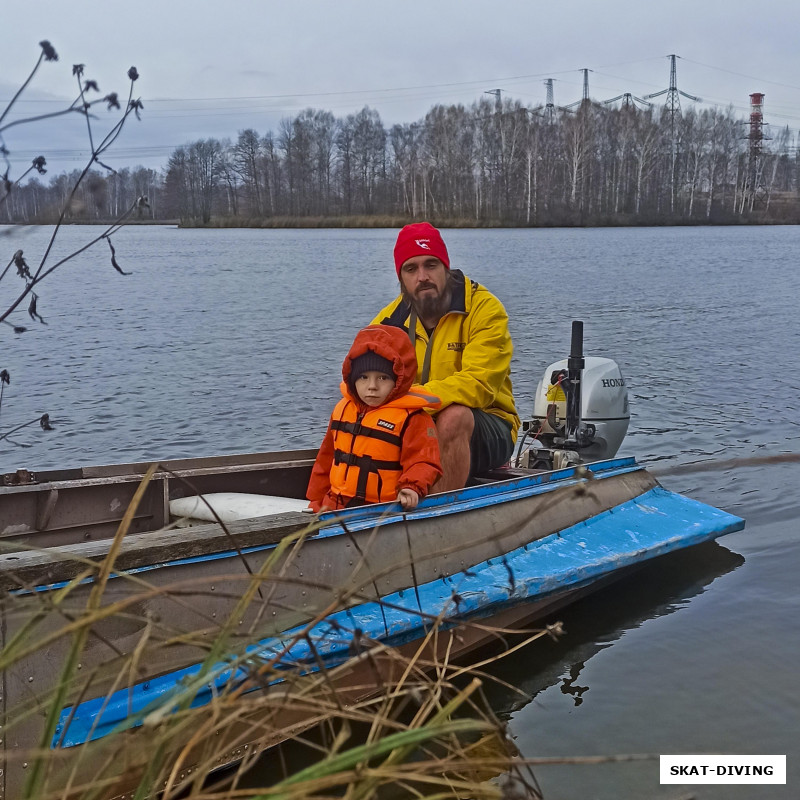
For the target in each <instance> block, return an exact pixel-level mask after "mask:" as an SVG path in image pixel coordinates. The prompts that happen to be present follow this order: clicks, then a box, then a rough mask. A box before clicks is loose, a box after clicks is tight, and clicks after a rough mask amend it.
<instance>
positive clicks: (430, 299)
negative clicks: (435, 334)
mask: <svg viewBox="0 0 800 800" xmlns="http://www.w3.org/2000/svg"><path fill="white" fill-rule="evenodd" d="M447 278H448V279H447V282H446V283H445V286H444V290H443V291H442V293H441V294H439V292H438V291H437V292H435V293H434V292H423V294H422V296H416V297H415V296H414V295H412V294H411V293H410V292H409V291H407V290H406V288H405V286H403V287H401V293H402V295H403V299H404V300H405V301H406V302H407V303H408V304H409V305H410V306H411V308H413V309H414V311H415V312H416V314H417V317H419V319H421V320H436V321H438V320H439V319H441V317H442V316H444V313H445V312H446V311H447V309H448V307H449V306H450V276H449V275H448V276H447ZM431 286H434V288H436V287H435V285H434V284H431Z"/></svg>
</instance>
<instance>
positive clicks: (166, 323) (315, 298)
mask: <svg viewBox="0 0 800 800" xmlns="http://www.w3.org/2000/svg"><path fill="white" fill-rule="evenodd" d="M48 232H49V231H47V230H45V229H13V230H9V229H5V230H4V229H0V248H2V249H3V250H4V251H6V255H4V256H2V257H0V262H2V264H0V266H4V265H5V264H6V263H8V259H9V258H10V257H11V255H12V254H13V252H14V251H15V250H17V249H20V248H21V249H23V251H24V253H25V256H26V258H27V260H28V262H29V263H30V264H31V265H34V264H35V263H36V260H37V253H40V252H41V248H42V246H43V243H44V241H45V235H46V234H47V233H48ZM97 232H98V229H96V228H86V227H78V226H74V227H68V228H64V229H63V230H62V231H61V233H60V234H59V237H58V239H57V251H58V253H60V254H67V253H69V252H72V251H73V250H74V249H76V248H77V247H78V246H80V245H81V244H83V243H85V242H86V241H87V240H88V239H89V238H90V237H91V236H93V235H96V234H97ZM394 236H395V232H394V231H391V230H367V231H361V230H354V231H339V230H308V231H297V230H274V231H273V230H214V231H202V230H179V229H176V228H171V227H135V228H128V229H125V230H123V231H121V232H120V233H119V234H117V235H116V236H115V237H114V240H113V242H114V246H115V248H116V252H117V260H118V261H119V263H120V265H121V266H122V267H123V269H125V270H129V271H130V272H131V273H132V274H131V275H128V276H121V275H119V274H118V273H117V272H115V271H114V269H113V268H112V266H111V263H110V257H109V256H110V251H109V250H108V248H107V246H106V245H105V243H103V242H101V243H100V245H99V246H98V247H97V248H95V249H94V250H91V251H88V252H87V253H86V254H84V255H82V256H80V257H79V258H78V259H76V260H74V261H72V262H69V263H67V264H65V265H64V266H63V267H61V268H60V269H59V270H58V271H56V272H55V273H54V274H53V275H52V276H51V277H50V278H49V279H48V280H47V281H46V282H45V283H43V284H41V285H40V287H39V291H38V294H39V302H38V311H39V313H40V314H42V316H43V317H44V319H45V320H46V322H47V325H46V326H44V325H38V324H35V323H30V320H28V318H27V314H25V312H24V311H22V312H20V313H18V314H17V315H16V320H15V321H16V322H18V323H25V324H29V331H28V332H27V333H25V334H22V335H14V333H13V332H12V330H11V328H8V327H6V326H3V328H2V329H1V330H0V369H7V370H8V371H9V373H10V375H11V384H10V385H8V386H6V387H5V393H4V397H3V404H2V409H1V410H0V435H2V434H3V433H4V432H5V431H7V430H9V429H10V428H12V427H15V426H16V425H21V424H22V423H24V422H27V421H29V420H32V419H34V418H36V417H38V416H40V415H41V414H42V413H44V412H47V413H49V414H50V417H51V420H52V422H53V425H54V430H53V431H51V432H43V431H41V430H40V429H39V427H38V426H28V427H25V428H23V429H21V430H20V431H18V432H17V433H16V434H15V435H14V436H13V437H12V439H13V442H14V443H13V444H12V443H10V442H9V441H8V440H4V441H0V472H8V471H11V470H14V469H17V468H18V467H26V468H28V469H32V470H36V469H44V468H50V467H68V466H75V465H77V464H89V463H115V462H120V461H145V460H151V459H153V460H154V459H159V458H168V457H178V456H199V455H208V454H212V453H223V452H225V453H234V452H245V451H256V450H268V449H282V448H296V447H313V446H316V445H317V444H318V443H319V441H320V440H321V438H322V435H323V432H324V429H325V425H326V422H327V415H328V413H329V411H330V408H331V407H332V404H333V402H334V401H335V398H336V396H337V392H338V389H337V386H338V381H339V379H340V378H339V376H340V373H339V369H340V364H341V359H342V356H343V354H344V352H345V351H346V349H347V347H348V345H349V343H350V341H351V340H352V337H353V335H354V332H355V330H356V329H357V328H358V327H360V326H361V325H363V324H366V323H368V322H369V321H370V319H371V318H372V316H373V314H374V313H375V312H376V311H377V310H378V309H379V308H380V307H381V306H382V305H383V304H385V303H386V302H388V300H389V299H391V298H392V297H393V296H394V292H395V289H396V278H395V274H394V269H393V265H392V260H391V250H392V246H393V243H394ZM445 238H446V240H447V243H448V247H449V250H450V255H451V259H452V262H453V263H454V265H455V266H458V267H460V268H463V269H464V271H465V272H466V273H467V275H469V276H470V277H472V278H476V279H478V280H479V281H481V282H483V283H485V284H487V285H488V286H489V288H490V289H491V290H492V291H494V293H495V294H497V295H498V296H499V297H500V299H501V300H502V301H503V303H504V304H505V306H506V308H507V310H508V312H509V315H510V319H511V331H512V336H513V338H514V342H515V355H514V361H513V369H514V375H513V378H514V388H515V394H516V396H517V400H518V405H519V408H520V412H521V413H522V415H523V416H525V415H528V414H530V413H531V411H532V395H533V391H534V389H535V386H536V383H537V381H538V380H539V378H540V377H541V375H542V374H543V372H544V370H545V368H546V366H547V365H548V364H550V363H551V362H552V361H555V360H557V359H559V358H562V357H564V356H565V355H566V354H567V352H568V348H569V340H570V323H571V320H573V319H582V320H583V321H584V328H585V352H586V353H587V354H588V355H600V356H609V357H611V358H614V359H616V360H617V361H618V362H619V363H620V365H621V368H622V371H623V374H624V375H625V377H626V379H627V382H628V384H629V387H630V392H631V413H632V419H631V427H630V431H629V434H628V437H627V439H626V440H625V442H624V443H623V446H622V450H621V454H622V455H634V456H636V457H637V458H639V459H640V460H641V461H643V462H644V463H646V464H649V465H651V466H652V467H653V468H654V469H655V468H658V467H663V466H677V465H689V464H693V463H695V462H698V461H703V460H720V459H730V458H740V459H746V458H751V457H759V456H771V455H779V454H783V453H798V452H800V413H798V405H800V403H799V402H798V392H799V391H800V370H799V369H798V362H799V361H800V359H798V350H799V349H800V326H799V325H798V316H799V315H798V311H797V304H798V299H799V298H800V271H799V270H798V268H797V254H798V253H800V228H798V227H746V228H745V227H742V228H713V227H709V228H652V229H648V228H639V229H590V230H562V229H552V230H485V231H484V230H479V231H476V230H453V231H448V232H446V237H445ZM12 269H13V268H12ZM15 280H16V279H15ZM8 283H9V280H8V278H6V279H5V280H4V281H3V282H2V283H0V301H2V300H5V299H6V298H7V296H8V293H9V289H8V288H5V287H6V284H8ZM2 307H3V308H5V307H7V303H3V304H2ZM798 479H800V465H798V464H771V465H763V464H762V465H761V466H758V467H752V468H744V467H737V468H730V469H720V470H717V471H710V472H704V473H685V474H677V475H670V476H667V477H664V478H663V479H662V483H663V484H664V485H665V486H666V487H667V488H670V489H674V490H676V491H679V492H683V493H685V494H688V495H690V496H691V497H694V498H696V499H698V500H702V501H705V502H709V503H712V504H714V505H716V506H719V507H721V508H724V509H726V510H728V511H730V512H732V513H734V514H738V515H739V516H742V517H744V518H745V519H746V520H747V526H746V528H745V530H744V531H742V532H740V533H735V534H731V535H729V536H727V537H725V538H723V539H722V540H721V541H720V542H719V543H718V544H711V545H708V546H703V547H702V548H697V549H695V550H692V551H689V552H687V553H682V554H677V555H675V556H672V557H669V558H667V559H663V560H661V561H659V562H657V563H656V564H653V565H650V566H648V567H645V568H644V569H643V570H641V571H640V572H639V573H637V574H636V575H633V576H631V577H630V578H628V579H626V580H625V581H623V582H621V583H619V584H617V585H615V586H612V587H610V588H608V589H606V590H604V591H603V592H600V593H598V594H596V595H594V596H590V597H589V598H587V599H586V600H584V601H582V602H581V603H579V604H577V605H575V606H573V607H572V608H570V609H567V610H564V611H562V612H561V613H560V614H559V615H558V617H559V618H560V619H562V620H563V621H564V623H565V628H566V630H567V636H566V637H565V638H564V639H563V640H562V641H561V642H559V643H557V644H554V643H552V642H550V641H547V642H540V643H536V644H534V645H533V646H532V647H530V648H528V649H526V650H525V651H524V652H523V653H520V654H518V655H516V656H514V657H512V658H509V659H507V660H506V661H505V662H503V663H502V664H501V665H499V666H497V667H496V668H495V672H496V673H497V674H498V675H499V676H500V677H502V678H503V679H504V680H507V681H509V682H510V683H512V684H514V685H516V686H518V687H519V688H520V689H521V692H522V693H521V694H512V693H509V692H507V691H504V690H500V689H493V688H491V687H490V688H489V689H488V692H489V695H490V697H491V699H492V703H493V705H494V707H495V708H496V710H497V711H498V713H500V714H501V715H502V716H504V717H505V718H507V719H508V720H509V725H510V729H511V732H512V734H513V736H514V738H515V741H516V744H517V746H518V747H519V749H520V751H521V753H522V754H523V755H525V756H528V757H537V756H540V757H559V756H563V757H567V758H576V757H581V756H598V755H620V754H654V755H658V754H661V753H674V754H683V753H686V754H689V753H710V754H715V753H719V754H786V755H787V774H788V783H787V785H786V786H760V787H735V786H727V787H725V786H717V787H715V786H688V787H680V786H660V785H659V783H658V760H657V759H655V760H649V761H632V762H626V763H614V764H602V765H582V766H574V765H573V766H541V767H539V768H537V769H536V775H537V778H538V780H539V782H540V784H541V786H542V789H543V791H544V793H545V797H546V798H549V799H550V800H560V799H561V798H564V799H566V798H580V800H589V798H598V800H606V798H608V799H609V800H610V799H611V798H619V797H625V798H629V797H637V798H638V797H641V798H651V797H652V798H667V799H672V798H675V799H677V798H679V797H683V798H686V797H689V796H691V797H696V798H734V799H738V798H742V799H744V798H753V797H758V798H785V797H793V798H794V797H798V796H800V686H799V685H798V678H797V675H798V656H800V592H798V578H797V575H798V573H800V535H799V533H798V528H799V527H800V525H799V521H800V499H799V497H798V489H797V487H798V482H799V481H798Z"/></svg>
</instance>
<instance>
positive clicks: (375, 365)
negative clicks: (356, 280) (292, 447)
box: [306, 325, 442, 512]
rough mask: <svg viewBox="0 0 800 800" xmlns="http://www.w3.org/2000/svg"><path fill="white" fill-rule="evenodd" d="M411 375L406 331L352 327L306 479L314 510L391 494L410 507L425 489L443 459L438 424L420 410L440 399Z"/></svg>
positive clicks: (412, 365)
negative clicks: (335, 397) (338, 395)
mask: <svg viewBox="0 0 800 800" xmlns="http://www.w3.org/2000/svg"><path fill="white" fill-rule="evenodd" d="M416 374H417V357H416V354H415V352H414V348H413V346H412V344H411V341H410V340H409V338H408V334H407V333H406V332H405V331H403V330H401V329H400V328H395V327H390V326H388V325H370V326H369V327H368V328H364V330H361V331H359V332H358V334H357V335H356V338H355V340H354V341H353V344H352V346H351V347H350V351H349V352H348V354H347V356H346V357H345V360H344V363H343V364H342V378H343V382H342V384H341V390H342V399H341V400H340V401H339V402H338V404H337V405H336V408H334V410H333V414H332V415H331V421H330V423H329V424H328V430H327V432H326V434H325V438H324V440H323V442H322V446H321V447H320V450H319V454H318V455H317V460H316V462H315V463H314V468H313V470H312V472H311V480H310V481H309V482H308V491H307V492H306V497H307V498H308V499H309V500H310V501H311V502H310V504H309V505H310V507H311V510H312V511H314V512H319V511H335V510H337V509H340V508H346V507H347V506H356V505H364V504H366V503H383V502H386V501H392V500H397V501H398V502H399V503H400V505H401V506H402V507H403V508H404V509H406V510H410V509H412V508H416V506H417V503H418V502H419V500H420V498H422V497H425V495H426V494H427V493H428V492H429V491H430V488H431V486H432V485H433V483H434V481H436V479H437V478H438V477H439V476H440V475H441V474H442V465H441V462H440V459H439V441H438V439H437V438H436V426H435V425H434V423H433V420H432V419H431V417H430V415H429V414H426V413H425V412H424V411H423V409H426V408H430V409H434V408H437V407H438V406H439V405H440V401H439V398H438V397H434V396H433V395H430V394H428V393H427V392H425V390H424V389H423V388H422V387H421V386H415V385H412V384H413V383H414V378H415V377H416Z"/></svg>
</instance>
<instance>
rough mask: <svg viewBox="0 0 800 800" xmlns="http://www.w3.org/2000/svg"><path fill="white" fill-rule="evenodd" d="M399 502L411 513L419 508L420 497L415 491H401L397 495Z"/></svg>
mask: <svg viewBox="0 0 800 800" xmlns="http://www.w3.org/2000/svg"><path fill="white" fill-rule="evenodd" d="M397 500H398V502H399V503H400V505H401V506H402V507H403V508H404V509H405V510H406V511H411V510H412V509H414V508H416V507H417V503H419V495H418V494H417V493H416V492H415V491H414V490H413V489H401V490H400V491H399V492H398V493H397Z"/></svg>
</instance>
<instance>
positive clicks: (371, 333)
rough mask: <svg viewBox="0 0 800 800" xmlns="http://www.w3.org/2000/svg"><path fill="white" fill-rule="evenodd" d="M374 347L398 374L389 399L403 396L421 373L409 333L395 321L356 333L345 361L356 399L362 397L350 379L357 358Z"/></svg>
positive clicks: (347, 379) (346, 377)
mask: <svg viewBox="0 0 800 800" xmlns="http://www.w3.org/2000/svg"><path fill="white" fill-rule="evenodd" d="M370 350H371V351H372V352H374V353H377V354H378V355H379V356H381V357H382V358H386V359H388V360H389V361H391V362H392V367H393V369H394V374H395V375H396V376H397V380H396V382H395V385H394V389H392V391H391V392H390V393H389V396H388V397H387V398H386V400H385V402H387V403H388V402H390V401H391V400H394V399H395V398H396V397H402V396H403V395H404V394H406V393H407V392H408V390H409V389H410V388H411V385H412V384H413V383H414V381H415V380H416V377H417V354H416V353H415V352H414V347H413V346H412V344H411V340H410V339H409V338H408V333H406V331H404V330H402V329H401V328H395V327H394V326H392V325H370V326H369V327H368V328H364V329H363V330H360V331H359V332H358V333H357V334H356V338H355V340H354V341H353V344H352V346H351V347H350V351H349V352H348V353H347V355H346V356H345V359H344V363H343V364H342V379H343V380H344V382H345V384H346V386H347V388H348V390H349V391H350V394H351V395H352V396H353V399H354V400H358V396H357V395H356V393H355V391H354V390H353V388H352V386H351V383H350V370H351V366H352V363H353V359H354V358H358V357H359V356H363V355H364V353H366V352H368V351H370ZM359 402H360V401H359Z"/></svg>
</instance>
